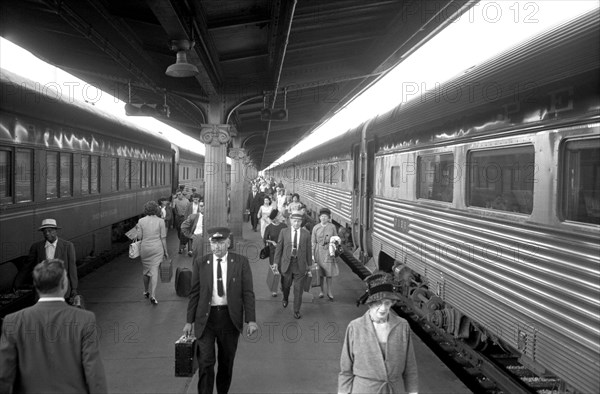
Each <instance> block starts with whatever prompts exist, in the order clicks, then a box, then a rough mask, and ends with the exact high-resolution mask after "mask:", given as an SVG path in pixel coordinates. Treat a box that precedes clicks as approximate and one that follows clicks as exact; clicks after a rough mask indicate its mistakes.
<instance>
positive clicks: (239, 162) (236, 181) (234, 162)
mask: <svg viewBox="0 0 600 394" xmlns="http://www.w3.org/2000/svg"><path fill="white" fill-rule="evenodd" d="M229 157H230V158H231V185H230V186H231V212H230V214H229V228H230V229H231V232H232V233H233V236H234V239H241V238H242V226H243V223H244V221H243V214H244V211H245V210H246V198H247V197H248V193H244V189H245V188H244V183H246V182H247V180H246V176H245V173H246V171H245V170H246V168H245V166H246V160H245V159H246V150H245V149H243V148H230V149H229Z"/></svg>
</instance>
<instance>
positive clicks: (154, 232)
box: [136, 201, 169, 305]
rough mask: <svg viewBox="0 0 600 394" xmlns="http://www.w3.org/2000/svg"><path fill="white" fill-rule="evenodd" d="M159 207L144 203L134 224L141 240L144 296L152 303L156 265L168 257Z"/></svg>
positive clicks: (154, 300) (165, 232)
mask: <svg viewBox="0 0 600 394" xmlns="http://www.w3.org/2000/svg"><path fill="white" fill-rule="evenodd" d="M158 211H159V209H158V205H157V204H156V202H154V201H148V202H147V203H146V204H144V215H145V216H144V217H143V218H141V219H140V220H138V223H137V225H136V228H137V233H138V238H139V239H141V240H142V243H141V247H140V257H141V259H142V267H143V269H142V277H143V280H144V297H146V298H149V299H150V302H151V303H152V304H153V305H158V301H157V300H156V285H157V284H158V267H159V266H160V263H161V262H162V261H163V259H168V258H169V253H168V252H167V228H166V227H165V221H164V220H162V219H161V218H159V217H158V216H156V215H157V213H158Z"/></svg>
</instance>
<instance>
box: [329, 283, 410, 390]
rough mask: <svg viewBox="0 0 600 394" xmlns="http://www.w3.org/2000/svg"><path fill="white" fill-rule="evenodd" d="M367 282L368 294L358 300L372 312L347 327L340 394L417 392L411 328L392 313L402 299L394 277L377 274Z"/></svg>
mask: <svg viewBox="0 0 600 394" xmlns="http://www.w3.org/2000/svg"><path fill="white" fill-rule="evenodd" d="M365 282H366V283H367V291H366V293H365V295H364V296H363V297H361V299H360V300H359V301H361V302H363V303H366V304H367V305H368V306H369V310H368V311H367V312H366V313H365V314H364V315H363V316H362V317H359V318H358V319H355V320H352V321H351V322H350V324H349V325H348V327H347V328H346V335H345V338H344V344H343V348H342V355H341V357H340V374H339V377H338V393H361V394H362V393H404V392H408V393H416V392H417V390H418V383H419V380H418V375H417V362H416V360H415V354H414V350H413V343H412V338H411V331H410V327H409V325H408V322H407V321H406V320H404V319H403V318H401V317H399V316H398V315H397V314H396V313H395V312H394V311H393V310H391V307H392V306H393V305H394V304H395V303H396V301H397V300H399V299H400V296H399V295H398V293H397V292H396V288H395V286H394V283H393V278H392V275H390V274H388V273H385V272H376V273H374V274H373V275H371V276H369V277H367V278H366V279H365ZM375 344H377V345H379V346H377V345H375Z"/></svg>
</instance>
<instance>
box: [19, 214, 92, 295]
mask: <svg viewBox="0 0 600 394" xmlns="http://www.w3.org/2000/svg"><path fill="white" fill-rule="evenodd" d="M59 229H61V227H58V225H57V224H56V220H55V219H44V220H42V225H41V226H40V228H39V229H38V230H39V231H41V232H42V235H43V236H44V240H43V241H39V242H36V243H34V244H33V245H31V248H29V257H28V260H27V272H31V271H33V268H34V267H35V266H36V265H37V264H39V263H41V262H42V261H44V260H47V259H60V260H62V261H63V264H64V266H65V270H66V271H67V278H68V279H69V283H68V286H67V292H66V295H65V299H66V300H67V302H68V303H69V304H71V305H75V306H79V305H80V303H81V301H80V297H79V295H78V294H77V286H78V283H79V280H78V277H77V258H76V256H75V246H74V245H73V243H72V242H70V241H66V240H64V239H61V238H58V230H59Z"/></svg>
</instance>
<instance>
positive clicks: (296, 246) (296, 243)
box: [292, 230, 298, 257]
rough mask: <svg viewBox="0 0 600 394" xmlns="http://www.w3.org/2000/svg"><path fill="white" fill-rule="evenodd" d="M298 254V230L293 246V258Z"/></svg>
mask: <svg viewBox="0 0 600 394" xmlns="http://www.w3.org/2000/svg"><path fill="white" fill-rule="evenodd" d="M297 254H298V230H294V243H293V244H292V257H296V255H297Z"/></svg>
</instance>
